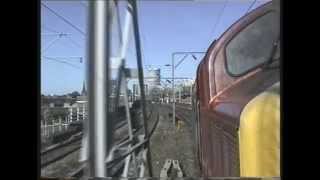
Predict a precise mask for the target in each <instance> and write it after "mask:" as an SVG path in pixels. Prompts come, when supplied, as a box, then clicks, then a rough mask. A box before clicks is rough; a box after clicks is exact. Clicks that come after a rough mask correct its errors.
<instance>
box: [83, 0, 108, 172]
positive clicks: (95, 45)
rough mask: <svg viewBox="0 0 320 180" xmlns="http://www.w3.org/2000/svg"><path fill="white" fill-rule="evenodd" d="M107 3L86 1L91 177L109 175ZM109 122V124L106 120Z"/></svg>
mask: <svg viewBox="0 0 320 180" xmlns="http://www.w3.org/2000/svg"><path fill="white" fill-rule="evenodd" d="M109 2H110V1H101V0H92V1H89V21H88V23H89V26H88V27H89V28H88V30H89V31H88V34H89V38H88V43H87V48H88V49H87V50H88V55H89V56H88V57H89V59H88V61H87V71H88V72H87V82H88V103H89V104H88V107H89V167H90V176H91V177H106V176H108V174H107V171H106V167H105V158H106V157H107V156H106V150H107V144H108V143H107V139H108V137H107V134H109V133H110V132H106V129H107V127H106V123H107V121H108V118H107V114H108V113H107V98H108V97H107V96H108V87H107V81H108V79H109V77H108V68H109V61H110V58H109V52H110V48H109V42H110V41H109V40H110V39H109V37H110V36H109V35H110V27H109V24H110V13H109V9H108V8H109ZM107 124H108V123H107Z"/></svg>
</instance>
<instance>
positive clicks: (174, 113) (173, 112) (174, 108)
mask: <svg viewBox="0 0 320 180" xmlns="http://www.w3.org/2000/svg"><path fill="white" fill-rule="evenodd" d="M174 55H175V54H174V53H173V54H172V97H173V98H172V99H173V103H172V123H173V127H175V126H176V123H175V120H176V93H175V92H174Z"/></svg>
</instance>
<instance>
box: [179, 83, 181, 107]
mask: <svg viewBox="0 0 320 180" xmlns="http://www.w3.org/2000/svg"><path fill="white" fill-rule="evenodd" d="M179 103H181V86H180V87H179Z"/></svg>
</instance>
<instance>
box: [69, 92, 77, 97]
mask: <svg viewBox="0 0 320 180" xmlns="http://www.w3.org/2000/svg"><path fill="white" fill-rule="evenodd" d="M69 95H70V96H71V97H72V98H76V97H78V96H80V93H79V92H78V91H73V92H72V93H70V94H69Z"/></svg>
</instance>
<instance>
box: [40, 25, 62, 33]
mask: <svg viewBox="0 0 320 180" xmlns="http://www.w3.org/2000/svg"><path fill="white" fill-rule="evenodd" d="M42 28H43V29H46V30H47V31H50V32H54V33H60V32H58V31H56V30H54V29H51V28H48V27H47V26H46V25H42Z"/></svg>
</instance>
